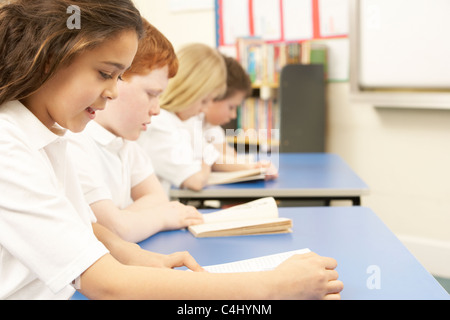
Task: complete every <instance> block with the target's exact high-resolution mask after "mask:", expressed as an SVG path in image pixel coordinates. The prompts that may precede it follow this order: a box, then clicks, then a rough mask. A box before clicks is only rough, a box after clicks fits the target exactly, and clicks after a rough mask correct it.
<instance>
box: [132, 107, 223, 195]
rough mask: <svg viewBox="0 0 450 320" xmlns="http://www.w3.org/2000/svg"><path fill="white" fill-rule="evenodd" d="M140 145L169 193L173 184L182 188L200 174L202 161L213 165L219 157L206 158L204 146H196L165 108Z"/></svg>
mask: <svg viewBox="0 0 450 320" xmlns="http://www.w3.org/2000/svg"><path fill="white" fill-rule="evenodd" d="M138 143H139V144H140V145H141V146H142V148H143V149H144V150H145V152H146V153H147V154H148V155H149V156H150V158H151V159H152V163H153V166H154V168H155V172H156V174H157V176H158V177H159V178H160V181H161V183H162V184H163V186H164V187H165V189H166V191H167V192H169V189H170V186H171V185H173V186H175V187H180V186H181V184H182V183H183V182H184V181H185V180H186V179H187V178H189V177H190V176H192V175H194V174H195V173H197V172H199V171H201V170H202V161H203V160H205V161H206V162H207V163H208V162H209V164H211V165H212V164H213V163H214V162H215V161H216V160H217V156H218V155H215V156H214V157H213V158H211V159H204V158H203V146H202V144H201V143H200V144H198V145H193V142H192V140H191V134H190V132H189V127H187V126H186V123H184V122H183V121H181V120H180V119H179V118H178V116H177V115H176V114H174V113H172V112H168V111H167V110H163V109H162V110H161V113H160V115H158V116H156V117H153V118H152V123H151V124H150V125H149V126H148V129H147V131H146V132H144V133H142V134H141V136H140V138H139V140H138Z"/></svg>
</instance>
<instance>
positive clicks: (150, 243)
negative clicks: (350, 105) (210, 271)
mask: <svg viewBox="0 0 450 320" xmlns="http://www.w3.org/2000/svg"><path fill="white" fill-rule="evenodd" d="M280 216H282V217H288V218H291V219H293V223H294V228H293V233H292V234H281V235H266V236H240V237H229V238H203V239H197V238H195V237H194V236H192V235H191V234H190V233H189V232H188V231H185V230H182V231H172V232H165V233H160V234H157V235H155V236H153V237H152V238H150V239H148V240H146V241H143V242H142V243H141V246H142V247H143V248H145V249H148V250H150V251H155V252H159V253H164V254H169V253H173V252H177V251H185V250H187V251H189V252H190V253H191V255H193V256H194V258H195V259H196V260H197V261H198V262H199V263H200V264H201V265H203V266H207V265H214V264H220V263H226V262H233V261H237V260H243V259H249V258H255V257H259V256H264V255H269V254H275V253H280V252H284V251H291V250H296V249H303V248H309V249H311V250H312V251H314V252H316V253H317V254H320V255H322V256H328V257H333V258H335V259H336V260H337V261H338V264H339V266H338V269H337V270H338V272H339V274H340V279H341V280H342V281H343V282H344V286H345V289H344V291H343V292H342V299H347V300H365V299H369V300H377V299H396V300H397V299H399V300H404V299H405V300H406V299H448V298H449V295H448V294H447V292H446V291H445V290H444V289H443V288H442V287H441V286H440V284H439V283H438V282H437V281H436V280H435V279H434V278H433V276H431V275H430V274H429V273H428V272H427V271H426V270H425V269H424V267H423V266H422V265H421V264H420V263H419V262H418V261H417V260H416V259H415V258H414V256H413V255H412V254H411V253H410V252H409V251H408V250H407V249H406V247H405V246H403V244H402V243H401V242H400V241H399V240H398V239H397V238H396V237H395V235H394V234H393V233H392V232H391V231H390V230H389V229H388V228H387V227H386V226H385V225H384V224H383V223H382V221H381V220H380V219H379V218H378V217H377V216H376V215H375V214H374V213H373V212H372V211H371V210H370V209H367V208H364V207H321V208H280ZM374 277H377V278H374ZM374 279H376V280H379V282H373V281H372V280H374ZM368 282H369V286H368ZM376 284H379V289H377V288H376ZM374 286H375V288H374Z"/></svg>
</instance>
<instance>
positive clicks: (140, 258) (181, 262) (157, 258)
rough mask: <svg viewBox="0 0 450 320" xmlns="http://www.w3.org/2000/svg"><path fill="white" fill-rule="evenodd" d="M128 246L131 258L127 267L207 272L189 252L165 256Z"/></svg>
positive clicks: (133, 245)
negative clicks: (184, 269) (186, 269)
mask: <svg viewBox="0 0 450 320" xmlns="http://www.w3.org/2000/svg"><path fill="white" fill-rule="evenodd" d="M127 245H128V248H126V249H127V253H128V254H129V257H130V258H129V260H128V261H127V262H126V263H125V264H127V265H132V266H142V267H152V268H168V269H173V268H179V267H187V268H188V269H190V270H192V271H195V272H204V271H205V270H204V269H203V268H202V267H201V266H200V265H199V264H198V263H197V261H195V259H194V258H193V257H192V256H191V255H190V254H189V253H188V252H176V253H172V254H169V255H164V254H160V253H155V252H150V251H147V250H144V249H141V248H140V247H139V246H138V245H137V244H134V243H133V244H132V243H128V244H127Z"/></svg>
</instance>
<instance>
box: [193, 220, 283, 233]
mask: <svg viewBox="0 0 450 320" xmlns="http://www.w3.org/2000/svg"><path fill="white" fill-rule="evenodd" d="M287 221H289V219H288V218H262V219H258V220H241V221H225V222H218V223H203V224H197V225H195V226H190V227H189V229H190V230H192V231H195V232H196V233H197V234H201V233H204V232H211V231H221V230H232V229H240V228H245V227H252V226H259V227H261V226H263V225H269V224H274V223H279V222H287Z"/></svg>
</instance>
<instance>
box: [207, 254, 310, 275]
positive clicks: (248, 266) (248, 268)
mask: <svg viewBox="0 0 450 320" xmlns="http://www.w3.org/2000/svg"><path fill="white" fill-rule="evenodd" d="M308 252H311V251H310V250H309V249H301V250H295V251H289V252H282V253H277V254H272V255H269V256H264V257H258V258H253V259H247V260H241V261H236V262H230V263H224V264H217V265H213V266H207V267H203V268H204V269H205V270H206V271H208V272H210V273H234V272H258V271H270V270H273V269H275V268H276V267H278V266H279V265H280V264H281V263H283V262H284V261H286V260H287V259H289V258H290V257H292V256H293V255H297V254H305V253H308Z"/></svg>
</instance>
